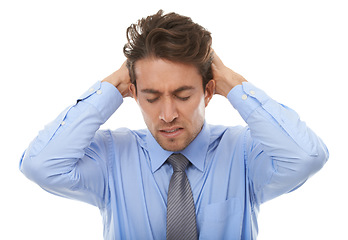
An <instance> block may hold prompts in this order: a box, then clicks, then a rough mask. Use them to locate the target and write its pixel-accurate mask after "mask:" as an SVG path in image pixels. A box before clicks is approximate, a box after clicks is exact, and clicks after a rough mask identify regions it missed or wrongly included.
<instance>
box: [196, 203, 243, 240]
mask: <svg viewBox="0 0 348 240" xmlns="http://www.w3.org/2000/svg"><path fill="white" fill-rule="evenodd" d="M242 216H243V211H242V204H241V202H240V199H238V198H231V199H228V200H226V201H224V202H220V203H213V204H209V205H207V206H205V207H204V208H203V209H202V211H201V212H200V213H198V215H197V223H198V229H199V239H232V240H237V239H238V240H239V239H240V236H241V231H242Z"/></svg>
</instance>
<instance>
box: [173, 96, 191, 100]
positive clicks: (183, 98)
mask: <svg viewBox="0 0 348 240" xmlns="http://www.w3.org/2000/svg"><path fill="white" fill-rule="evenodd" d="M176 97H177V98H178V99H179V100H181V101H187V100H188V99H189V98H190V96H188V97H178V96H176Z"/></svg>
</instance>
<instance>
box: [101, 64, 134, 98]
mask: <svg viewBox="0 0 348 240" xmlns="http://www.w3.org/2000/svg"><path fill="white" fill-rule="evenodd" d="M126 63H127V61H125V62H124V63H123V64H122V66H121V67H120V68H119V69H118V70H117V71H115V72H113V73H112V74H111V75H110V76H108V77H106V78H105V79H104V80H103V81H102V82H108V83H111V84H112V85H114V86H115V87H116V88H117V89H118V91H119V92H120V93H121V94H122V97H124V98H125V97H132V93H131V91H130V86H131V85H132V84H131V81H130V77H129V71H128V68H127V66H126Z"/></svg>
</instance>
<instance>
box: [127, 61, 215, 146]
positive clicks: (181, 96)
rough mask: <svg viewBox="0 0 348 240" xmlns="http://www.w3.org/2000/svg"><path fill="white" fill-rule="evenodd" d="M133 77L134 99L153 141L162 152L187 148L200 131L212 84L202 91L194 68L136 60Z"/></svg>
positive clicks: (200, 81)
mask: <svg viewBox="0 0 348 240" xmlns="http://www.w3.org/2000/svg"><path fill="white" fill-rule="evenodd" d="M135 75H136V77H137V93H136V90H135V86H134V85H132V86H131V90H132V93H133V97H134V98H135V100H136V101H137V102H138V104H139V107H140V109H141V112H142V114H143V117H144V121H145V123H146V125H147V127H148V129H149V130H150V132H151V134H152V135H153V137H154V138H155V139H156V141H157V142H158V144H159V145H160V146H161V147H162V148H163V149H165V150H168V151H173V152H175V151H180V150H182V149H184V148H186V147H187V146H188V145H189V144H190V143H191V142H192V140H193V139H195V137H196V136H197V135H198V133H199V132H200V131H201V129H202V127H203V123H204V114H205V107H206V106H207V105H208V103H209V101H210V99H211V97H212V96H213V94H214V88H215V82H214V80H211V81H210V82H209V83H208V84H207V87H206V89H205V91H203V87H202V76H201V75H200V74H199V72H198V70H197V68H196V67H195V66H193V65H187V64H182V63H174V62H171V61H168V60H162V59H159V58H145V59H142V60H138V61H137V62H136V64H135Z"/></svg>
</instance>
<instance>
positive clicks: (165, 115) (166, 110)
mask: <svg viewBox="0 0 348 240" xmlns="http://www.w3.org/2000/svg"><path fill="white" fill-rule="evenodd" d="M159 118H160V120H162V121H164V122H166V123H170V122H173V121H174V120H175V119H176V118H178V112H177V108H176V106H175V103H174V102H173V101H172V100H171V99H170V98H167V99H165V100H164V101H163V102H162V105H161V112H160V115H159Z"/></svg>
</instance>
